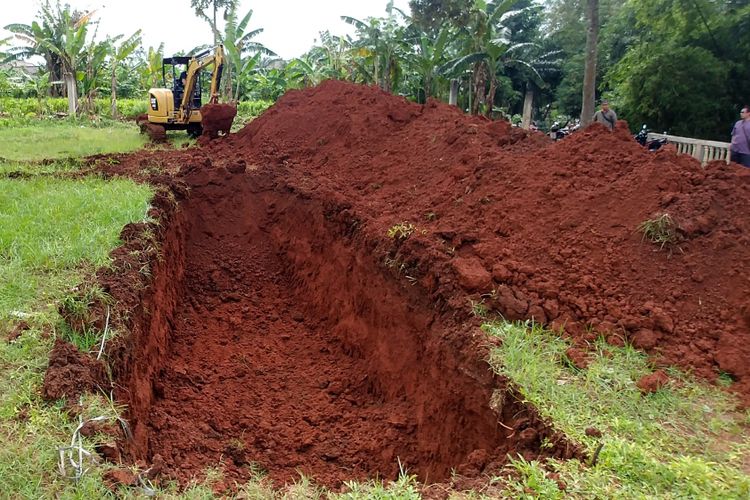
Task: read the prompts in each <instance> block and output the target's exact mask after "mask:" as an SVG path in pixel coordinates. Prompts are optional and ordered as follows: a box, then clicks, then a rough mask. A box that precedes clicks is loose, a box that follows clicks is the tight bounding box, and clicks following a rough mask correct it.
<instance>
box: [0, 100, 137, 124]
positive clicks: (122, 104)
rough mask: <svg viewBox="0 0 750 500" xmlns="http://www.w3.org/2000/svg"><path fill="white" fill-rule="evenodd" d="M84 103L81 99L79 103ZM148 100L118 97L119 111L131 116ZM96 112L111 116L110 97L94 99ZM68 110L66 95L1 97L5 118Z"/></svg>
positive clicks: (0, 104) (53, 113)
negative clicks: (40, 97)
mask: <svg viewBox="0 0 750 500" xmlns="http://www.w3.org/2000/svg"><path fill="white" fill-rule="evenodd" d="M80 104H82V102H81V101H79V105H80ZM147 107H148V101H147V100H146V99H145V98H143V99H118V100H117V111H118V113H120V116H123V117H125V118H131V117H134V116H136V115H139V114H141V113H145V112H146V111H147ZM94 110H95V113H96V114H97V115H99V116H102V117H109V116H110V100H109V98H99V99H96V100H95V101H94ZM67 112H68V100H67V99H66V98H64V97H47V98H45V99H31V98H28V99H24V98H16V97H2V98H0V116H2V117H3V118H10V119H20V118H44V117H48V116H52V115H55V114H58V113H63V114H64V113H67Z"/></svg>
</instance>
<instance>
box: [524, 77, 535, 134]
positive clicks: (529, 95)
mask: <svg viewBox="0 0 750 500" xmlns="http://www.w3.org/2000/svg"><path fill="white" fill-rule="evenodd" d="M533 109H534V87H532V86H531V83H527V84H526V97H525V98H524V100H523V117H522V121H521V127H523V128H524V129H526V130H528V129H530V128H531V114H532V110H533Z"/></svg>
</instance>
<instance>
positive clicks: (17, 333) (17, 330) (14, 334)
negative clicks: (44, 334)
mask: <svg viewBox="0 0 750 500" xmlns="http://www.w3.org/2000/svg"><path fill="white" fill-rule="evenodd" d="M30 328H31V326H30V325H29V324H28V323H27V322H25V321H19V322H18V323H16V325H15V326H14V327H13V328H12V329H11V331H10V332H9V333H8V343H11V342H14V341H16V340H18V338H19V337H21V335H23V332H25V331H26V330H29V329H30Z"/></svg>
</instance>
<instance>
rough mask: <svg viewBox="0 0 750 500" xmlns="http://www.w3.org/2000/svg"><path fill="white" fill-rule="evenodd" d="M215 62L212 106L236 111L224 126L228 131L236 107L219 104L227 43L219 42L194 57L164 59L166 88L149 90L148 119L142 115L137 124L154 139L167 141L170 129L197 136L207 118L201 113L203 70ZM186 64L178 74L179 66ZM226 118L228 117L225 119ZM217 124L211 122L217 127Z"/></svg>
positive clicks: (210, 100)
mask: <svg viewBox="0 0 750 500" xmlns="http://www.w3.org/2000/svg"><path fill="white" fill-rule="evenodd" d="M210 65H213V70H212V71H211V86H210V89H211V90H210V92H211V96H210V98H209V104H211V105H213V106H207V107H210V108H215V107H219V106H220V107H226V108H229V109H230V111H231V110H233V112H230V113H227V112H226V110H224V112H223V113H222V114H223V115H225V116H226V115H231V118H230V119H229V122H228V124H224V125H222V127H221V128H222V129H225V130H224V131H225V132H229V128H230V127H231V125H232V119H233V118H234V116H235V115H236V113H237V111H236V107H234V106H233V105H230V104H221V105H220V104H218V102H219V85H220V84H221V73H222V69H223V67H224V46H223V45H218V46H217V47H216V48H215V49H213V50H207V51H205V52H201V53H200V54H196V55H194V56H174V57H167V58H164V59H163V60H162V79H163V82H164V88H152V89H149V91H148V94H149V107H148V119H147V120H146V119H144V118H146V117H145V116H143V117H142V118H141V119H140V120H139V122H138V124H139V125H140V127H141V131H142V132H147V133H148V135H149V136H150V137H151V139H153V140H155V141H159V140H164V139H165V138H166V131H167V130H187V133H188V135H189V136H190V137H198V136H200V135H201V133H202V132H203V129H204V123H203V120H204V117H203V116H202V114H201V111H202V110H201V97H202V96H201V89H202V85H201V84H202V78H203V76H202V70H203V69H205V68H206V67H207V66H210ZM167 66H171V72H172V75H171V76H172V82H173V85H172V89H169V88H167V76H168V75H167V69H166V68H167ZM182 67H185V68H186V69H185V71H183V72H182V73H181V74H180V75H179V77H178V76H177V71H178V68H182ZM225 121H226V120H225ZM214 126H215V124H212V127H214Z"/></svg>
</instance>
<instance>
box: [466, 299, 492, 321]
mask: <svg viewBox="0 0 750 500" xmlns="http://www.w3.org/2000/svg"><path fill="white" fill-rule="evenodd" d="M469 304H470V305H471V314H473V315H474V317H476V318H486V317H487V313H488V312H489V310H488V309H487V305H486V304H485V303H484V302H483V301H481V300H474V299H469Z"/></svg>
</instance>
